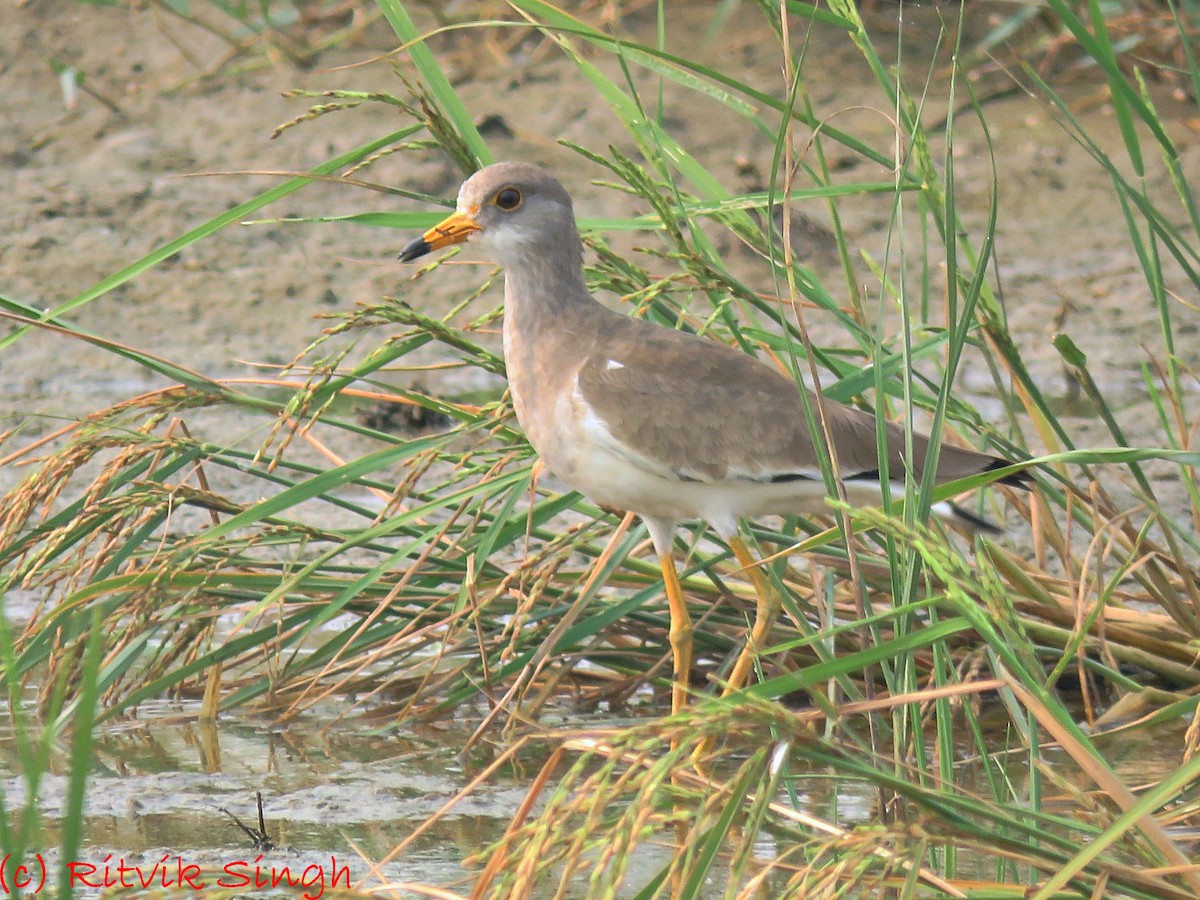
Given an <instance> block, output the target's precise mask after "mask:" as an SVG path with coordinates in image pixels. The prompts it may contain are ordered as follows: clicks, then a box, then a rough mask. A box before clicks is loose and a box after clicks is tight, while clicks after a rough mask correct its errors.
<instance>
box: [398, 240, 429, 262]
mask: <svg viewBox="0 0 1200 900" xmlns="http://www.w3.org/2000/svg"><path fill="white" fill-rule="evenodd" d="M432 249H433V248H432V247H431V246H429V241H427V240H425V238H423V237H419V238H416V239H415V240H412V241H410V242H409V243H408V246H406V247H405V248H404V249H403V250H401V251H400V254H399V256H398V257H397V259H399V260H400V262H412V261H413V260H414V259H420V258H421V257H422V256H424V255H425V254H426V253H428V252H429V251H430V250H432Z"/></svg>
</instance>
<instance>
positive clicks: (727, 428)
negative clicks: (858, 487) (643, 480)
mask: <svg viewBox="0 0 1200 900" xmlns="http://www.w3.org/2000/svg"><path fill="white" fill-rule="evenodd" d="M610 321H611V322H612V327H613V328H614V329H615V330H617V331H618V332H623V333H619V334H611V335H609V336H608V339H605V340H603V341H601V342H600V343H599V346H597V347H596V352H595V353H593V354H592V355H591V356H589V358H588V359H587V360H585V361H584V363H583V365H582V367H581V368H580V370H579V374H578V388H579V392H580V394H581V395H582V397H583V399H584V401H585V402H586V403H587V404H588V406H590V407H591V409H592V410H593V411H594V412H595V414H596V415H597V416H598V417H599V419H600V420H601V421H602V422H603V423H604V425H605V427H606V428H607V429H608V431H609V432H610V434H611V435H612V437H613V438H614V439H615V440H616V441H617V442H619V443H620V444H623V445H625V446H626V447H627V448H628V449H629V450H630V451H631V453H630V456H631V458H635V459H636V458H639V457H640V458H642V459H644V460H646V461H647V463H648V464H650V465H652V466H653V468H654V469H655V470H657V471H669V472H671V473H673V474H674V476H675V477H677V478H680V479H685V480H695V481H706V482H717V481H787V480H792V479H798V478H812V479H820V478H821V472H820V466H819V462H818V457H817V455H816V451H815V449H814V446H813V441H812V437H811V435H810V433H809V430H808V426H807V424H806V419H805V415H804V406H803V403H802V401H801V399H800V394H799V390H800V389H799V388H798V387H797V386H796V385H795V384H794V383H793V382H792V381H791V380H790V379H788V378H786V377H785V376H783V375H782V374H780V373H779V372H778V371H776V370H775V369H773V368H771V367H770V366H768V365H766V364H764V363H762V362H759V361H758V360H756V359H754V358H752V357H750V356H747V355H746V354H744V353H740V352H738V351H736V350H733V349H731V348H728V347H725V346H722V345H720V344H715V343H712V342H711V341H707V340H704V339H702V338H697V337H694V336H692V335H687V334H683V333H682V332H676V331H670V330H668V329H665V328H658V327H655V326H651V325H648V324H647V323H645V322H641V321H638V320H634V319H622V320H620V322H618V321H617V320H615V319H614V320H610ZM621 323H623V324H621ZM825 413H826V416H827V417H828V419H829V426H830V431H831V433H832V435H833V439H834V445H835V447H836V449H837V454H838V461H839V464H840V467H841V470H842V476H843V477H844V478H845V479H847V480H849V479H853V478H855V477H859V478H864V479H866V478H870V479H875V478H877V477H878V469H879V464H878V459H877V454H876V448H875V418H874V416H872V415H870V414H869V413H865V412H863V411H861V410H856V409H853V408H851V407H847V406H843V405H841V404H839V403H834V402H833V401H826V403H825ZM887 441H888V451H889V453H888V455H889V473H890V475H891V478H893V479H897V478H901V477H903V472H904V453H903V451H904V433H903V430H902V429H900V428H899V427H897V426H895V425H891V424H889V425H888V427H887ZM927 447H928V439H927V438H925V437H924V436H922V435H914V436H913V451H914V457H915V465H916V467H917V469H918V471H917V472H915V473H914V474H915V476H916V477H917V478H918V479H919V478H920V477H921V473H920V471H919V469H920V466H921V464H922V463H923V461H924V459H925V452H926V449H927ZM1003 464H1004V461H1003V460H999V459H998V458H996V457H992V456H987V455H985V454H982V453H976V452H975V451H971V450H962V449H959V448H956V447H948V446H943V448H942V450H941V456H940V460H939V465H938V476H937V477H938V480H939V481H951V480H954V479H956V478H962V477H965V476H967V475H971V474H974V473H976V472H981V471H984V470H986V469H988V468H991V467H994V466H997V465H1003Z"/></svg>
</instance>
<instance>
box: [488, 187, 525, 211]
mask: <svg viewBox="0 0 1200 900" xmlns="http://www.w3.org/2000/svg"><path fill="white" fill-rule="evenodd" d="M523 199H524V198H523V197H522V196H521V192H520V191H518V190H517V189H516V188H514V187H506V188H505V189H504V190H502V191H501V192H500V193H498V194H497V195H496V199H495V200H493V201H492V202H493V203H495V204H496V205H497V206H498V207H500V208H501V209H502V210H504V211H505V212H512V211H513V210H514V209H516V208H517V207H518V206H520V205H521V201H522V200H523Z"/></svg>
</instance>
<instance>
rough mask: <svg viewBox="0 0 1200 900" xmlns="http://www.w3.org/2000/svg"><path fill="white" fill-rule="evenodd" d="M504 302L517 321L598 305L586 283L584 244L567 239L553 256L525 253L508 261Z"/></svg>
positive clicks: (549, 254) (577, 238)
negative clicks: (584, 275)
mask: <svg viewBox="0 0 1200 900" xmlns="http://www.w3.org/2000/svg"><path fill="white" fill-rule="evenodd" d="M504 303H505V306H506V307H507V308H508V310H509V314H510V315H513V316H515V317H517V318H522V319H524V318H527V317H531V316H532V317H540V316H545V315H553V314H556V313H565V312H569V311H570V310H572V309H578V307H579V305H580V304H591V303H595V300H593V299H592V295H591V294H590V293H588V289H587V285H586V284H585V283H584V281H583V242H582V241H580V239H579V235H578V233H576V234H572V235H570V236H567V237H564V239H563V240H562V241H561V243H559V244H558V245H557V246H555V248H554V252H553V253H538V252H537V251H534V252H530V253H523V254H521V257H520V258H519V259H515V260H511V261H508V260H506V261H505V265H504Z"/></svg>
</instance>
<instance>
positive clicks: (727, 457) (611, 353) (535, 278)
mask: <svg viewBox="0 0 1200 900" xmlns="http://www.w3.org/2000/svg"><path fill="white" fill-rule="evenodd" d="M465 241H472V242H474V243H477V244H478V245H479V246H480V247H482V248H483V250H484V252H485V253H486V254H487V255H489V256H490V258H491V260H492V261H493V262H495V263H497V264H498V265H499V266H500V267H501V268H502V269H503V272H504V306H505V311H504V326H503V348H504V360H505V368H506V370H507V376H508V382H509V387H510V391H511V397H512V403H513V407H514V409H515V412H516V417H517V421H518V422H519V424H520V425H521V428H522V429H523V430H524V432H525V435H526V437H527V438H528V440H529V443H530V444H531V445H532V446H533V449H534V450H535V451H536V452H537V454H538V455H539V457H540V458H541V460H542V462H543V463H544V465H545V467H546V468H547V469H549V470H550V471H551V472H552V473H553V474H554V475H556V476H557V477H558V478H559V480H560V481H562V482H563V483H564V484H566V485H567V486H568V487H570V488H572V489H573V490H576V491H579V492H580V493H582V494H584V495H585V496H587V497H589V498H590V499H591V500H593V501H595V502H596V503H597V504H598V505H600V506H602V507H606V508H610V509H617V510H625V511H631V512H634V513H636V514H637V515H638V516H639V517H640V518H641V519H642V521H643V522H644V523H645V525H646V528H647V530H648V532H649V534H650V538H651V541H652V542H653V545H654V549H655V551H656V553H657V555H658V560H659V565H660V568H661V570H662V576H663V582H664V588H665V592H666V595H667V601H668V604H669V608H670V629H669V633H668V637H669V642H670V645H671V651H672V658H673V671H672V691H671V708H672V711H673V712H679V711H681V710H682V709H684V708H685V707H686V705H687V692H688V688H689V682H690V672H691V664H692V624H691V619H690V615H689V613H688V608H687V605H686V603H685V600H684V596H683V589H682V586H681V584H680V581H679V576H678V573H677V571H676V569H675V564H674V559H673V557H672V544H673V541H674V535H675V530H676V527H677V525H678V523H680V522H683V521H688V520H696V519H699V520H702V521H704V522H706V523H707V524H708V526H709V527H711V528H712V530H713V531H715V532H716V534H717V535H718V537H720V538H721V539H722V540H723V541H725V542H726V544H727V545H728V546H729V547H730V549H731V550H732V551H733V553H734V556H735V557H736V558H737V560H738V562H739V563H740V564H741V565H742V566H743V567H744V568H746V569H747V571H748V572H750V573H751V575H752V578H753V576H754V574H755V573H756V572H757V569H756V568H755V566H756V562H755V560H754V558H753V556H752V554H751V553H750V551H749V549H748V548H747V546H746V544H745V542H744V541H743V540H742V538H741V537H740V536H739V533H738V523H739V521H740V520H742V519H744V518H752V517H755V516H761V515H768V514H783V515H798V514H815V513H821V512H826V511H827V509H828V507H827V499H826V498H827V491H826V482H825V479H824V476H823V474H822V470H821V464H820V461H821V455H822V453H823V452H824V451H823V450H822V449H821V448H822V447H826V446H828V447H829V449H831V450H832V453H833V454H834V455H835V456H836V458H837V461H838V466H839V469H840V472H841V477H842V481H843V484H844V486H845V496H846V499H847V502H849V503H850V504H852V505H858V506H878V505H879V504H880V503H881V502H882V499H881V498H882V490H883V486H882V485H881V482H880V459H879V456H878V451H877V445H876V417H875V416H874V415H873V414H872V413H870V412H867V411H865V410H862V409H858V408H855V407H851V406H846V405H843V404H840V403H835V402H833V401H831V400H825V401H824V402H823V407H822V408H823V414H824V421H825V423H826V427H825V430H826V431H827V432H828V445H826V443H825V441H826V438H825V436H824V435H823V434H821V433H819V432H818V433H816V434H814V433H813V432H812V431H810V429H809V425H808V421H809V420H808V417H807V416H806V414H805V401H804V399H803V398H802V396H801V393H802V391H805V390H806V388H803V387H801V386H799V385H798V384H797V383H796V382H795V381H794V380H793V379H792V378H790V377H787V376H786V375H784V374H783V373H782V372H780V371H778V370H777V369H775V368H773V367H772V366H770V365H768V364H767V363H765V362H763V361H761V360H759V359H757V358H755V357H753V356H751V355H749V354H747V353H743V352H741V351H739V350H735V349H733V348H731V347H728V346H726V345H724V344H720V343H717V342H715V341H713V340H709V339H706V338H703V337H699V336H697V335H693V334H689V333H686V332H683V331H678V330H675V329H671V328H667V327H665V326H661V325H656V324H653V323H650V322H646V321H644V320H642V319H636V318H633V317H630V316H627V315H625V314H623V313H621V312H619V311H617V310H614V309H610V308H609V307H607V306H605V305H604V304H602V303H601V302H600V301H598V300H596V299H595V298H594V297H593V296H592V294H591V292H590V291H589V290H588V287H587V284H586V282H585V280H584V275H583V259H584V256H583V241H582V239H581V237H580V234H579V229H578V227H577V225H576V221H575V212H574V205H573V203H572V201H571V197H570V195H569V194H568V193H567V190H566V189H565V188H564V187H563V185H562V183H561V182H560V181H559V180H558V179H557V178H556V177H555V176H554V175H553V174H552V173H551V172H549V171H548V170H546V169H544V168H541V167H539V166H536V165H533V164H531V163H527V162H519V161H509V162H499V163H494V164H492V165H489V166H486V167H484V168H482V169H480V170H478V171H477V172H476V173H475V174H473V175H471V176H470V177H469V178H467V180H466V181H464V182H463V184H462V186H461V188H460V189H459V192H458V198H457V203H456V206H455V211H454V212H453V213H452V214H450V215H449V216H448V217H446V218H445V219H444V220H443V221H442V222H440V223H439V224H437V225H435V226H433V227H432V228H430V229H429V230H428V231H426V232H425V233H424V234H422V235H421V236H420V237H419V238H416V239H414V240H412V241H411V242H410V243H408V244H407V245H406V246H405V247H404V248H403V250H401V252H400V254H399V259H400V260H401V261H402V262H410V261H412V260H416V259H418V258H420V257H423V256H425V255H426V254H428V253H430V252H432V251H434V250H439V249H442V248H444V247H448V246H451V245H454V244H460V243H463V242H465ZM808 400H809V403H810V404H815V403H816V402H817V401H816V398H815V397H814V396H813V395H812V394H811V393H810V394H809V397H808ZM810 408H811V407H810ZM884 435H885V437H886V448H887V449H886V455H887V469H886V471H887V473H888V475H889V481H890V484H889V487H890V488H891V487H895V488H897V489H898V490H899V491H900V492H901V493H902V492H903V483H904V482H903V479H904V477H905V474H906V472H907V473H909V474H911V477H912V478H914V479H916V480H917V481H918V482H920V481H921V479H923V478H924V477H925V474H926V473H925V472H924V471H923V467H924V462H925V459H926V450H927V448H928V446H929V441H930V438H929V437H928V436H926V435H923V434H917V433H913V434H912V435H911V442H912V443H911V456H909V455H907V452H906V444H905V432H904V429H903V428H901V427H900V426H899V425H897V424H895V423H891V422H887V423H885V424H884ZM819 445H820V446H819ZM1010 465H1011V463H1010V462H1009V460H1007V459H1004V458H1002V457H999V456H993V455H990V454H987V453H982V452H979V451H976V450H970V449H965V448H961V447H954V446H950V445H943V446H942V447H941V450H940V455H939V457H938V461H937V469H936V471H935V472H933V473H931V474H932V477H933V479H934V481H935V482H937V483H939V484H940V483H946V482H950V481H955V480H958V479H961V478H966V477H969V476H972V475H976V474H979V473H983V472H991V471H994V470H997V469H1004V468H1007V467H1009V466H1010ZM997 480H998V481H999V482H1000V483H1002V484H1007V485H1012V486H1015V487H1020V488H1028V486H1029V484H1030V479H1029V476H1028V474H1027V473H1026V472H1024V471H1016V472H1007V473H1003V474H1001V475H999V476H998V478H997ZM951 514H953V515H957V516H958V517H960V518H963V519H964V520H965V521H966V523H967V524H968V525H969V526H974V527H978V526H980V525H981V524H983V523H981V522H980V520H978V519H976V518H974V517H973V516H969V515H968V514H966V513H965V512H963V511H960V510H958V509H957V507H954V508H952V510H951ZM755 587H756V592H757V593H758V595H759V597H758V609H757V611H756V619H755V621H754V623H753V625H752V627H751V631H750V635H749V637H748V639H747V642H746V644H745V645H744V647H743V649H742V652H741V654H740V655H739V657H738V659H737V660H736V662H735V664H734V666H733V668H732V669H731V670H730V673H729V676H728V678H727V680H726V692H729V691H731V690H734V689H737V688H739V687H741V686H742V684H743V683H744V682H745V680H746V679H747V677H748V675H749V673H750V668H751V664H752V662H753V661H754V659H755V658H756V654H757V653H758V652H759V651H761V649H762V648H763V647H764V646H765V645H766V638H767V637H768V635H769V631H770V629H771V627H772V626H773V624H774V621H775V619H776V618H777V616H778V614H779V610H780V607H781V603H780V600H779V598H778V596H776V595H774V591H773V589H771V588H770V587H769V586H768V585H766V584H765V582H764V581H763V580H762V579H761V578H759V579H757V580H756V581H755Z"/></svg>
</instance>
